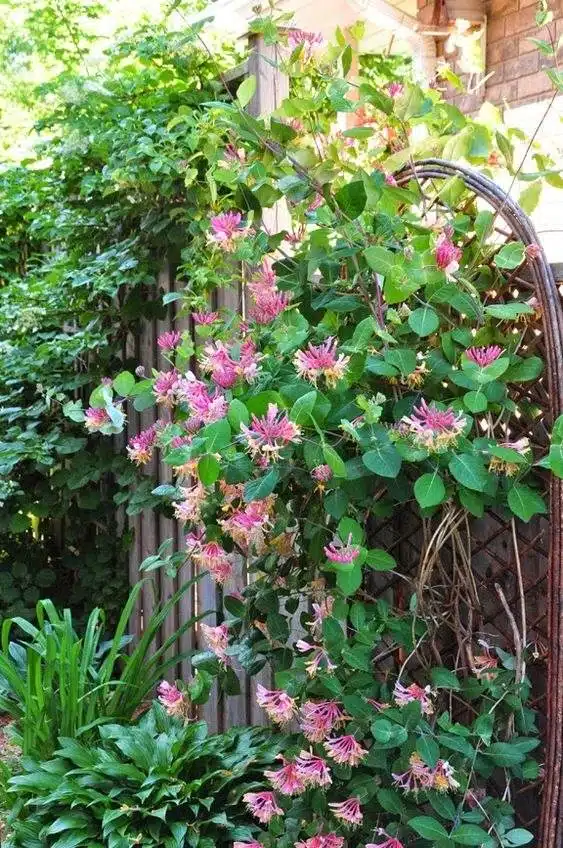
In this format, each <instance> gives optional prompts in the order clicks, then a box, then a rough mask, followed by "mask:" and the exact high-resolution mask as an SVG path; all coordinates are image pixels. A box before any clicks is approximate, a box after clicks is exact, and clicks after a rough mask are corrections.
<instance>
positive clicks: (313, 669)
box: [295, 639, 336, 677]
mask: <svg viewBox="0 0 563 848" xmlns="http://www.w3.org/2000/svg"><path fill="white" fill-rule="evenodd" d="M295 647H296V648H297V650H298V651H300V652H301V653H302V654H306V653H307V652H308V651H313V655H312V656H311V657H309V658H308V660H307V662H306V663H305V668H306V669H307V674H308V675H309V677H315V675H316V673H317V671H319V670H321V671H326V672H327V674H331V673H332V672H333V671H334V669H335V668H336V665H335V664H334V663H333V662H331V661H330V658H329V656H328V654H327V652H326V651H325V649H324V648H321V647H320V646H319V645H310V644H309V642H305V640H304V639H299V641H298V642H296V643H295Z"/></svg>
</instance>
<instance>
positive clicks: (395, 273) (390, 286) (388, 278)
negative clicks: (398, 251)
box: [383, 265, 422, 306]
mask: <svg viewBox="0 0 563 848" xmlns="http://www.w3.org/2000/svg"><path fill="white" fill-rule="evenodd" d="M421 285H422V283H421V281H420V280H419V279H418V278H417V277H414V276H413V275H412V274H411V275H409V273H408V271H407V270H406V268H405V267H404V266H402V265H394V266H393V268H390V269H389V271H388V272H387V273H386V275H385V280H384V283H383V294H384V296H385V300H386V301H387V303H388V304H389V305H391V306H392V305H393V304H395V303H402V302H403V301H404V300H407V298H409V297H410V296H411V294H414V293H415V291H418V289H419V288H420V287H421Z"/></svg>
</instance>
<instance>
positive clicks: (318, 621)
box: [307, 595, 334, 639]
mask: <svg viewBox="0 0 563 848" xmlns="http://www.w3.org/2000/svg"><path fill="white" fill-rule="evenodd" d="M333 606H334V598H331V597H330V595H329V597H327V598H325V600H324V601H321V603H320V604H316V603H314V604H313V620H312V621H308V622H307V624H308V626H309V627H310V628H311V635H312V636H313V637H314V638H315V639H320V637H321V636H322V632H323V621H324V620H325V618H328V617H329V616H331V615H332V608H333Z"/></svg>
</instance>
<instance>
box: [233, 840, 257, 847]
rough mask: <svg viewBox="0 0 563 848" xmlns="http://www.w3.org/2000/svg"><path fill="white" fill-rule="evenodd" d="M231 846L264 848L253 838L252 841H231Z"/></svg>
mask: <svg viewBox="0 0 563 848" xmlns="http://www.w3.org/2000/svg"><path fill="white" fill-rule="evenodd" d="M233 848H264V846H263V845H262V843H261V842H256V840H255V839H253V840H252V842H233Z"/></svg>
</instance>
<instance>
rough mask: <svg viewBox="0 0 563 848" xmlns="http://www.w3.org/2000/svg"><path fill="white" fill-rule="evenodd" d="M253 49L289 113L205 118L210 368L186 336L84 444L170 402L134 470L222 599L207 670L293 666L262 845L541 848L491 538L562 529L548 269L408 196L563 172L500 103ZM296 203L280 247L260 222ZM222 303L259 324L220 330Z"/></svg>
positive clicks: (275, 702) (293, 47)
mask: <svg viewBox="0 0 563 848" xmlns="http://www.w3.org/2000/svg"><path fill="white" fill-rule="evenodd" d="M254 28H255V29H256V31H257V32H260V33H262V35H263V36H264V37H265V38H266V39H267V40H270V41H273V42H278V43H279V45H280V56H281V57H282V58H281V62H282V64H283V67H284V69H285V71H286V72H287V73H288V74H289V75H290V78H291V79H292V82H293V94H292V95H291V96H290V97H289V98H287V99H286V100H285V101H284V102H283V104H282V105H281V106H280V108H279V109H278V110H277V111H276V112H275V113H274V114H273V115H272V116H271V117H268V118H263V117H259V118H256V117H251V116H250V115H249V114H248V112H247V111H246V107H247V105H248V104H249V102H250V101H251V99H252V96H253V93H254V90H255V80H254V79H253V78H252V77H250V78H248V79H246V80H244V81H243V82H242V83H241V85H240V87H239V88H238V91H237V96H236V100H235V101H234V102H228V103H219V102H215V103H212V104H209V111H208V112H207V113H206V115H205V116H204V117H203V119H202V122H201V128H202V131H203V130H205V131H206V132H207V133H208V134H209V135H211V136H212V135H214V134H215V136H217V137H219V138H222V139H223V143H222V144H221V145H218V146H217V151H216V153H215V154H214V156H213V157H211V159H210V160H209V162H208V165H207V171H206V173H205V176H204V177H203V178H202V177H201V176H200V175H199V174H198V173H196V169H195V167H194V169H193V173H192V177H191V178H192V179H193V186H194V191H196V192H198V197H199V204H198V220H197V221H195V222H193V225H192V233H193V239H192V241H191V243H190V245H189V247H188V248H187V249H186V250H185V251H184V254H183V260H184V262H183V266H182V267H183V269H184V271H185V273H186V275H187V277H188V284H187V286H186V290H185V292H184V294H183V298H184V304H185V306H186V308H188V309H191V310H192V315H193V322H194V327H195V363H196V370H195V371H194V370H193V366H192V363H191V362H190V360H189V357H188V350H189V352H190V353H191V339H188V338H186V336H185V335H184V336H182V334H181V333H180V332H172V333H167V334H165V335H164V336H162V337H161V338H160V339H159V345H160V347H161V349H162V350H163V351H164V352H165V353H166V355H167V357H168V359H169V367H168V368H165V369H163V370H161V371H159V372H155V373H154V374H152V375H146V376H145V377H143V378H141V379H140V380H135V378H134V376H133V375H132V374H131V373H128V374H123V373H122V374H120V375H118V376H117V377H116V378H115V380H114V383H113V386H110V385H109V384H107V385H104V386H103V387H100V388H99V390H98V393H97V394H96V395H95V396H94V402H93V403H92V404H91V405H90V407H88V408H86V409H85V410H84V421H85V424H86V427H87V428H88V429H89V430H98V431H100V432H101V433H112V432H115V429H119V427H120V426H121V420H120V414H121V410H122V408H123V404H124V401H125V398H135V402H136V403H140V404H141V405H142V406H145V405H149V404H151V403H152V404H154V405H155V406H156V408H157V410H158V413H159V420H158V423H157V425H156V426H154V427H151V428H150V429H148V430H146V431H144V432H143V433H141V434H139V435H137V436H135V437H134V438H133V439H131V440H130V442H129V445H128V452H129V456H130V458H131V459H132V460H133V461H134V462H135V463H136V464H137V465H141V466H142V465H144V464H145V463H146V462H147V461H148V460H149V459H150V458H151V457H152V456H153V455H154V453H155V452H158V455H159V456H160V458H161V459H162V460H163V461H164V462H165V463H167V464H168V465H170V466H171V467H172V469H173V471H174V473H175V475H176V483H175V485H170V486H166V487H165V488H164V489H161V490H159V491H158V494H159V495H160V496H162V497H163V498H164V499H165V500H166V501H167V502H168V503H170V504H171V505H172V506H173V508H174V511H175V514H176V517H177V519H178V520H179V521H180V522H181V523H182V524H183V525H184V526H185V529H186V533H187V542H188V551H189V555H190V556H191V557H192V559H193V561H194V562H195V563H196V564H197V565H198V566H199V567H200V568H201V569H203V570H209V572H210V573H211V575H212V576H213V577H214V578H215V580H216V581H217V582H218V583H219V584H220V585H222V586H223V591H224V619H223V620H222V623H221V624H219V625H218V626H217V627H207V626H202V627H201V631H202V635H203V637H204V639H205V640H206V643H207V645H208V648H209V651H208V652H207V653H206V654H203V655H202V656H199V657H197V658H194V663H195V664H197V666H198V667H199V668H202V669H204V670H206V671H208V672H209V673H215V674H218V676H219V678H220V680H222V682H223V683H224V685H225V686H228V685H229V684H228V680H229V676H230V677H232V675H233V674H234V671H233V668H232V659H233V658H237V660H238V661H239V662H240V663H241V665H242V666H243V667H244V668H245V669H246V670H247V671H249V672H250V673H255V672H257V671H259V670H260V669H261V668H263V667H264V666H265V665H266V664H269V665H270V666H271V667H272V669H273V671H274V674H275V685H274V688H273V689H272V690H269V689H264V687H260V686H259V687H258V690H257V700H258V704H259V705H260V706H262V707H263V708H264V709H265V711H266V713H267V715H268V716H269V717H270V719H272V721H274V722H276V723H278V724H282V725H283V724H285V723H287V722H289V721H291V720H293V719H297V721H298V723H299V728H300V731H301V733H302V736H301V739H300V740H298V742H297V743H296V744H295V745H292V746H291V747H288V748H287V749H286V750H285V752H284V756H285V759H284V761H283V762H282V763H281V764H280V768H279V769H277V770H275V771H273V770H269V771H268V772H267V773H265V774H264V779H263V782H262V785H261V786H260V788H259V789H258V790H257V791H255V792H251V793H247V794H246V796H245V800H246V802H247V805H248V808H249V810H250V812H251V813H252V814H253V816H254V817H255V819H256V822H257V832H256V840H257V841H255V842H253V843H252V844H253V845H254V846H256V845H258V846H267V848H272V846H274V845H276V846H280V848H293V846H297V848H319V846H320V848H340V846H343V845H344V844H346V845H349V846H353V847H354V848H356V846H364V845H368V846H369V848H375V846H379V848H383V846H385V848H402V846H414V845H417V846H418V845H428V844H430V845H435V846H438V848H442V846H446V845H475V846H485V847H486V848H494V846H506V847H507V848H508V846H515V845H521V844H526V843H528V842H530V840H531V839H532V838H533V835H532V834H531V833H530V832H528V831H527V830H525V829H523V828H521V827H518V826H517V822H516V818H515V813H514V810H513V806H512V804H511V798H512V794H513V789H514V787H517V786H519V785H521V784H522V783H523V782H526V781H528V780H534V779H536V778H537V776H538V773H539V771H538V769H539V767H538V763H537V762H536V761H535V760H534V759H533V757H532V756H531V753H532V752H533V751H534V749H535V748H536V747H537V745H538V739H537V737H536V734H537V727H536V716H535V713H534V711H533V710H532V709H531V708H530V707H529V706H528V701H529V697H530V682H529V680H528V677H527V674H526V668H527V664H528V662H530V661H531V659H532V656H531V651H530V639H529V634H528V633H527V632H526V623H525V620H524V618H522V620H519V621H518V623H516V619H515V624H514V626H515V628H516V629H517V628H518V627H519V626H520V627H521V628H522V632H521V633H519V634H518V638H517V639H516V638H515V645H514V646H512V645H507V644H505V643H504V642H503V641H502V640H501V638H500V637H499V636H492V637H491V636H489V635H488V634H487V633H486V632H485V630H484V627H485V625H484V622H483V616H482V605H481V601H482V593H483V587H482V585H481V582H480V581H481V577H480V576H479V575H478V574H477V573H476V572H475V570H474V569H473V567H472V562H471V522H472V521H473V520H474V519H476V518H479V517H481V516H482V515H483V514H484V512H485V510H487V509H490V508H493V507H494V509H495V510H497V511H500V513H501V514H503V515H504V516H506V517H507V519H508V521H512V522H515V521H526V522H527V521H529V520H530V519H531V518H532V517H533V516H535V515H541V514H543V513H545V512H546V509H547V507H546V503H545V500H544V498H543V491H544V483H543V478H542V469H546V468H549V467H551V468H552V470H553V471H555V472H556V473H561V467H560V465H561V463H560V451H561V426H560V423H559V422H558V424H557V426H556V428H555V431H554V435H553V442H552V447H551V450H550V451H549V453H547V450H545V449H544V450H542V449H541V447H540V446H541V444H542V442H541V434H540V433H539V431H537V430H535V426H536V425H535V422H536V421H537V418H538V413H537V410H536V409H535V408H534V403H533V399H531V397H530V395H529V394H528V393H527V392H526V387H527V386H528V385H530V384H532V383H533V382H534V381H537V380H542V379H543V376H542V375H543V365H544V364H543V361H542V359H541V357H540V356H539V355H538V352H537V350H536V349H535V344H534V338H535V337H536V331H538V328H539V326H540V322H541V303H540V302H539V300H538V299H537V297H536V296H535V295H534V294H533V293H530V292H525V291H523V290H518V289H517V288H516V287H515V284H514V280H515V277H516V276H518V278H519V279H520V280H521V279H522V277H523V276H524V275H525V270H526V266H527V264H528V263H533V262H535V261H537V259H538V256H540V248H539V246H538V245H535V244H532V245H524V244H522V243H520V242H518V241H509V242H507V243H504V241H503V240H502V239H499V237H498V233H497V230H496V226H495V225H496V219H495V216H494V214H493V213H492V211H491V210H489V209H486V208H483V206H482V205H481V204H479V203H477V201H476V199H475V197H474V195H473V194H472V192H471V191H470V190H468V189H467V188H466V187H465V186H464V184H463V183H462V182H461V181H460V180H458V179H456V178H453V179H449V180H446V181H445V182H443V183H442V184H427V185H421V184H420V183H419V182H418V181H417V180H416V179H411V180H410V181H408V182H407V183H406V184H405V185H399V184H398V182H397V179H396V178H395V176H394V174H395V172H396V171H397V169H398V168H400V167H401V165H403V164H405V163H408V162H410V161H411V160H413V159H417V158H421V157H424V156H428V155H437V154H439V155H441V156H443V157H445V158H455V159H460V158H462V159H464V160H465V161H466V162H468V163H469V164H470V165H471V166H473V167H476V168H479V169H481V170H483V171H484V172H485V173H487V174H490V175H491V176H492V177H493V178H495V177H497V178H498V177H499V176H500V175H501V174H502V175H503V176H504V177H506V175H508V176H509V177H510V178H511V179H512V180H513V182H514V184H518V183H520V185H521V193H520V197H521V202H522V204H523V205H524V206H525V207H527V208H530V207H531V205H532V204H533V203H535V202H536V200H537V197H538V196H539V191H540V190H541V182H542V180H543V179H544V178H545V179H548V180H549V181H551V182H552V183H553V184H558V181H559V180H560V177H559V174H558V171H557V168H556V166H555V165H554V163H553V162H551V160H550V159H549V157H547V156H544V155H542V154H541V153H539V152H537V153H536V155H535V164H536V166H537V170H535V171H533V172H530V171H526V172H522V171H521V169H520V167H519V164H518V158H517V155H516V152H515V147H514V145H515V143H516V142H518V141H519V140H520V139H521V137H522V134H521V132H520V131H508V130H506V129H504V128H502V125H501V122H500V115H499V113H498V111H497V110H495V109H492V108H490V107H485V108H484V110H483V112H482V114H481V115H480V118H479V120H472V119H468V118H467V117H465V116H464V115H462V114H461V112H460V111H459V110H458V109H457V108H456V107H455V106H452V105H451V104H448V103H445V102H444V101H443V100H442V99H441V96H440V94H439V92H438V91H437V90H435V89H434V90H430V91H424V90H423V89H421V88H420V87H419V86H418V85H417V84H416V83H413V82H410V81H408V80H405V81H404V83H399V82H397V81H394V82H393V83H392V84H390V85H389V86H388V87H387V88H384V89H382V88H381V87H375V86H373V85H371V84H370V83H369V82H366V81H360V84H359V86H358V85H355V84H353V83H351V82H349V81H348V79H347V77H348V75H349V72H350V69H351V68H352V66H353V64H354V57H353V53H352V50H351V47H350V45H349V44H348V43H347V41H346V39H345V38H344V37H343V36H342V35H341V34H340V33H338V34H337V41H336V43H335V44H334V45H331V46H329V47H328V48H325V47H324V46H323V45H322V44H321V40H320V38H319V37H317V36H316V35H315V34H312V33H303V32H300V31H289V34H286V35H280V36H278V31H277V28H276V26H275V25H273V24H272V21H271V19H265V18H264V19H260V20H258V21H256V22H255V23H254ZM311 66H313V67H314V69H315V84H314V85H308V83H307V79H308V78H310V76H311ZM450 79H451V76H450ZM297 84H298V93H297V94H296V93H295V92H296V90H297V89H296V86H297ZM336 115H339V116H347V115H348V116H350V117H351V120H350V121H349V126H348V128H347V129H344V130H343V131H342V130H341V131H335V129H334V119H335V118H336ZM178 120H179V121H181V120H182V118H181V116H180V115H179V116H178ZM527 167H528V166H527ZM532 187H533V190H531V189H532ZM275 203H280V204H281V208H282V210H286V213H285V212H282V213H281V214H282V215H283V214H286V219H285V220H286V222H285V223H284V224H283V225H282V226H280V228H279V231H273V230H272V227H271V224H270V221H271V220H272V218H271V216H270V217H268V213H267V211H264V210H267V209H268V208H270V207H272V206H273V205H274V204H275ZM205 210H206V211H205ZM223 287H224V288H230V289H234V290H235V292H236V293H237V294H238V297H239V300H240V305H241V308H240V309H239V310H238V311H235V312H233V311H229V310H227V309H226V308H219V309H209V308H208V307H206V304H207V303H208V300H209V297H210V295H213V293H214V292H215V291H216V290H217V288H223ZM186 345H187V346H188V348H187V349H186ZM141 364H142V363H141ZM515 387H518V390H517V391H515V390H514V389H515ZM77 417H78V412H77ZM542 426H543V425H542ZM407 503H408V504H416V505H417V508H418V510H419V515H420V520H421V527H422V528H423V533H424V536H423V538H424V539H425V544H424V547H423V552H422V555H421V561H420V565H419V568H418V571H417V573H416V575H415V576H414V577H413V575H412V574H410V573H409V570H408V569H404V567H403V566H404V564H403V563H402V562H400V561H396V560H395V559H394V558H393V557H392V556H391V555H390V554H389V552H388V551H387V550H385V534H384V531H383V530H382V528H383V526H384V523H385V521H386V520H388V519H390V518H391V517H392V516H393V515H397V516H400V514H401V510H402V509H403V508H404V505H405V504H407ZM399 520H400V519H399ZM241 560H242V561H243V562H244V565H245V569H246V571H247V572H248V573H249V574H250V575H252V578H251V580H250V581H248V584H247V585H246V586H242V585H241V584H240V583H237V577H236V575H237V574H240V573H241V572H240V569H238V568H236V567H235V566H236V565H237V564H238V563H240V561H241ZM389 575H394V576H395V580H394V581H391V582H388V581H387V580H386V579H385V577H386V576H387V577H389ZM238 579H239V580H240V578H238ZM399 587H401V588H399ZM501 592H502V590H501ZM220 620H221V619H220Z"/></svg>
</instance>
